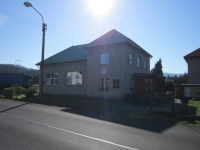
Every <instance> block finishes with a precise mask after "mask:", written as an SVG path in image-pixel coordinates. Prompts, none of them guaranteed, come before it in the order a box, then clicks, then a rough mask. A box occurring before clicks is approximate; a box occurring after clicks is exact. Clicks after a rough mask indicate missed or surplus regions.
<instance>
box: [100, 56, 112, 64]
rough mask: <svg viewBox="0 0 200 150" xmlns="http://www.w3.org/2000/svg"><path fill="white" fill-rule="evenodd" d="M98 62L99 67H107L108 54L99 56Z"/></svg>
mask: <svg viewBox="0 0 200 150" xmlns="http://www.w3.org/2000/svg"><path fill="white" fill-rule="evenodd" d="M99 60H100V61H99V63H100V65H107V64H109V61H110V56H109V53H103V54H100V57H99Z"/></svg>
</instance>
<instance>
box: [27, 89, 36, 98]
mask: <svg viewBox="0 0 200 150" xmlns="http://www.w3.org/2000/svg"><path fill="white" fill-rule="evenodd" d="M36 94H37V89H36V88H35V87H30V88H28V89H27V90H26V93H25V95H26V96H27V97H33V96H35V95H36Z"/></svg>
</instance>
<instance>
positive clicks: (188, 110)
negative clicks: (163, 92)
mask: <svg viewBox="0 0 200 150" xmlns="http://www.w3.org/2000/svg"><path fill="white" fill-rule="evenodd" d="M178 115H179V116H180V117H179V118H178V119H177V121H178V122H179V123H184V124H193V125H198V126H200V100H193V99H192V100H189V102H188V104H187V105H186V106H185V107H184V108H183V109H182V110H181V111H180V113H179V114H178Z"/></svg>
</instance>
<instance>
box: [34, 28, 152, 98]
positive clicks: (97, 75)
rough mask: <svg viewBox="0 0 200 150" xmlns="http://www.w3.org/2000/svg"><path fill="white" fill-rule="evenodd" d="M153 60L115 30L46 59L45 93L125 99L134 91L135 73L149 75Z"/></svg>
mask: <svg viewBox="0 0 200 150" xmlns="http://www.w3.org/2000/svg"><path fill="white" fill-rule="evenodd" d="M151 57H152V56H151V54H149V53H148V52H147V51H145V50H144V49H142V48H141V47H140V46H139V45H137V44H136V43H135V42H133V41H132V40H131V39H129V38H127V37H126V36H124V35H123V34H121V33H119V32H118V31H116V30H114V29H113V30H111V31H109V32H108V33H106V34H104V35H103V36H101V37H99V38H98V39H96V40H94V41H92V42H91V43H89V44H84V45H78V46H72V47H69V48H67V49H65V50H63V51H61V52H59V53H57V54H55V55H53V56H51V57H49V58H47V59H46V60H45V61H44V79H45V80H46V81H45V85H44V87H43V88H44V89H43V90H44V93H47V94H64V95H79V96H89V97H105V98H119V99H122V98H123V96H124V95H125V94H127V93H130V92H134V91H135V90H134V88H135V84H136V82H135V79H136V78H134V76H133V75H134V74H137V75H138V74H141V75H143V76H144V75H148V74H150V58H151ZM36 65H40V64H39V63H38V64H36ZM137 77H138V76H137ZM149 83H150V81H149V82H148V84H149ZM152 86H153V85H152Z"/></svg>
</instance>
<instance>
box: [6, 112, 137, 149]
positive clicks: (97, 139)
mask: <svg viewBox="0 0 200 150" xmlns="http://www.w3.org/2000/svg"><path fill="white" fill-rule="evenodd" d="M2 114H4V115H7V116H11V117H15V118H18V119H21V120H26V121H29V122H33V123H36V124H40V125H44V126H46V127H49V128H52V129H56V130H60V131H63V132H67V133H71V134H74V135H79V136H82V137H85V138H89V139H93V140H96V141H101V142H104V143H108V144H111V145H115V146H118V147H122V148H125V149H130V150H138V149H135V148H131V147H128V146H124V145H120V144H117V143H113V142H109V141H106V140H103V139H99V138H95V137H91V136H88V135H84V134H80V133H76V132H73V131H69V130H65V129H61V128H57V127H54V126H51V125H48V124H46V123H42V122H37V121H34V120H30V119H26V118H22V117H18V116H15V115H11V114H8V113H2Z"/></svg>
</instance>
